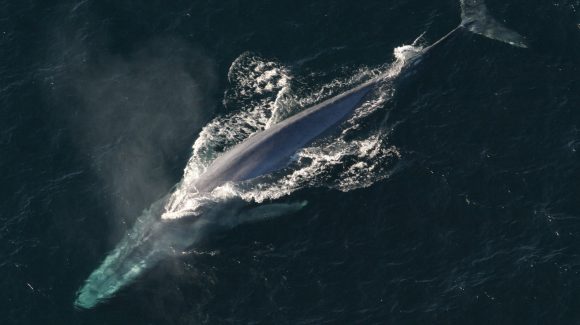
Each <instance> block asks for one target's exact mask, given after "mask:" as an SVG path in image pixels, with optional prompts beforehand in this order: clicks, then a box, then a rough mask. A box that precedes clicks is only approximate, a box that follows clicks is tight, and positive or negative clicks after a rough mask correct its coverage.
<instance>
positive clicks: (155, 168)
mask: <svg viewBox="0 0 580 325" xmlns="http://www.w3.org/2000/svg"><path fill="white" fill-rule="evenodd" d="M487 4H488V7H489V11H490V12H492V13H493V14H494V16H495V17H496V18H498V19H499V20H500V21H505V22H506V24H508V25H509V26H510V27H512V28H513V29H515V30H517V31H519V32H520V33H521V34H523V35H525V37H526V38H527V40H528V41H529V45H530V47H529V48H528V49H520V48H516V47H511V46H508V45H506V44H503V43H500V42H495V41H492V40H489V39H484V38H482V37H479V36H477V35H472V34H468V33H463V34H461V35H458V37H455V38H453V39H452V40H451V42H449V43H447V44H445V46H444V47H442V48H440V50H439V51H438V52H437V53H435V55H433V56H432V57H431V58H430V60H429V62H428V64H425V65H423V66H422V67H421V69H419V70H418V71H416V74H415V77H414V78H412V79H411V80H409V82H405V83H401V84H400V86H399V87H398V88H397V89H395V93H394V95H393V98H392V99H391V100H389V101H387V102H386V103H385V104H384V106H385V107H384V108H383V109H382V110H379V111H377V112H376V113H375V114H374V115H373V116H372V118H371V119H369V120H367V123H368V124H370V125H373V124H375V125H379V126H380V127H384V128H391V129H392V131H391V132H390V133H389V138H388V143H389V145H392V146H395V147H396V148H398V150H399V152H400V153H401V157H400V159H399V160H398V162H397V163H396V165H395V167H393V171H392V173H391V175H390V177H388V178H386V179H385V180H382V181H380V182H378V183H375V184H373V185H372V186H370V187H367V188H362V189H357V190H353V191H348V192H341V191H338V190H334V189H329V188H326V187H312V188H304V189H302V190H300V191H298V192H294V193H293V194H291V195H289V196H288V197H283V198H281V199H280V200H279V201H280V202H285V201H297V200H307V201H308V202H309V204H308V206H307V207H306V208H304V209H303V210H301V211H299V212H298V213H294V214H290V215H286V216H283V217H280V218H276V219H272V220H267V221H264V222H257V223H251V224H244V225H241V226H238V227H235V228H233V229H231V230H228V231H223V232H219V233H217V234H216V235H215V236H213V237H211V238H208V239H206V240H205V241H204V242H203V243H201V245H200V246H199V247H198V248H196V250H195V251H192V252H190V253H189V254H188V255H186V256H183V257H182V258H171V259H168V260H166V261H164V262H162V263H161V264H159V265H158V266H156V267H155V268H153V269H152V270H150V271H149V272H147V273H146V275H145V276H143V277H141V278H139V280H137V281H136V283H133V284H132V285H130V286H128V287H127V288H125V289H123V290H122V291H121V292H119V294H118V295H117V296H115V297H114V298H113V299H111V300H109V301H107V302H105V303H104V304H101V305H99V306H97V307H96V308H94V309H91V310H77V309H75V308H74V307H73V301H74V299H75V292H76V290H77V289H78V288H79V287H80V286H81V285H82V283H83V281H84V280H85V279H86V278H87V276H88V275H89V274H90V272H91V271H92V270H93V269H95V268H96V267H97V266H98V265H99V263H100V262H101V261H102V259H103V258H104V256H106V254H107V252H108V251H109V250H110V249H112V248H113V247H114V246H115V244H116V243H117V242H118V241H119V240H120V239H121V238H122V237H123V235H124V233H125V232H126V230H127V229H129V228H130V226H131V225H132V223H133V221H134V220H135V218H136V217H137V216H138V215H139V214H140V212H141V210H143V209H144V208H146V207H148V206H149V204H150V203H151V202H153V201H154V200H156V199H157V198H159V197H161V196H163V195H164V194H165V193H167V192H168V191H170V188H171V187H172V186H173V185H174V184H176V183H177V182H179V180H180V179H181V177H182V173H183V168H184V167H185V165H186V163H187V160H188V158H189V156H190V152H191V145H192V143H193V142H194V140H195V139H196V137H197V135H198V133H199V132H200V130H201V128H202V127H203V126H204V125H205V124H206V123H207V122H208V121H210V120H211V119H212V118H214V117H216V116H219V115H224V114H226V113H228V112H230V111H233V110H235V109H236V107H227V106H224V105H223V104H222V100H223V97H224V91H226V89H228V78H227V75H228V69H229V67H230V65H231V64H232V62H233V61H234V60H235V59H236V58H237V57H238V56H239V55H240V54H242V53H244V52H247V51H251V52H252V53H256V55H260V56H262V57H265V58H268V60H274V61H276V62H280V63H281V64H282V65H284V66H286V67H287V68H288V69H290V70H291V71H292V73H293V75H294V76H296V77H297V78H298V79H300V77H301V76H302V77H303V79H304V80H310V79H308V78H306V76H309V75H311V74H315V75H318V76H319V78H318V79H317V80H332V79H334V78H336V77H339V76H340V77H344V71H355V70H356V69H361V68H365V67H376V66H380V65H383V64H388V63H389V62H391V61H392V60H393V58H392V51H393V49H394V48H395V47H397V46H400V45H402V44H410V43H411V42H412V41H413V40H414V39H415V38H416V37H417V36H419V35H420V34H421V33H423V32H426V34H425V36H424V38H425V41H426V43H431V42H433V41H436V40H437V39H439V38H440V37H442V36H443V35H445V34H446V33H447V32H448V31H450V30H451V29H452V28H454V27H455V26H456V25H457V24H459V22H460V18H459V3H458V2H457V1H455V0H445V1H424V0H407V1H403V0H387V1H385V0H381V1H370V0H369V1H330V0H328V1H326V0H317V1H296V0H292V1H290V0H279V1H261V0H257V1H233V0H223V1H125V0H123V1H119V0H115V1H94V0H82V1H41V0H26V1H19V0H4V1H0V170H1V171H2V173H1V174H0V185H1V186H0V194H1V198H2V200H0V323H1V324H199V323H201V324H355V323H356V324H580V291H579V290H578V289H579V288H580V156H579V154H580V14H579V12H580V2H579V1H576V0H551V1H540V0H527V1H507V2H506V1H498V0H488V1H487ZM306 61H307V63H305V64H303V63H301V62H306ZM299 63H300V64H299ZM320 76H322V77H320ZM314 79H316V78H314ZM321 82H322V81H321ZM321 85H322V83H318V84H317V83H315V82H313V83H312V84H307V85H303V87H305V88H309V87H311V88H312V89H316V88H317V87H320V86H321Z"/></svg>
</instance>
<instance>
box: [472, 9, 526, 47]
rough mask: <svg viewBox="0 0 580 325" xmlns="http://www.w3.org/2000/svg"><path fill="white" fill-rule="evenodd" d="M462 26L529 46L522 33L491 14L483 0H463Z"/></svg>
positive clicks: (477, 32) (497, 38)
mask: <svg viewBox="0 0 580 325" xmlns="http://www.w3.org/2000/svg"><path fill="white" fill-rule="evenodd" d="M461 26H463V27H464V28H465V29H467V30H469V31H470V32H473V33H476V34H479V35H482V36H485V37H488V38H491V39H494V40H498V41H501V42H505V43H508V44H510V45H513V46H517V47H523V48H526V47H528V45H527V44H526V40H525V38H524V37H523V36H522V35H520V34H518V33H517V32H515V31H513V30H511V29H509V28H507V27H505V26H504V25H503V24H502V23H500V22H499V21H497V20H496V19H495V18H493V17H492V16H491V15H489V13H488V11H487V7H486V6H485V3H484V1H483V0H461Z"/></svg>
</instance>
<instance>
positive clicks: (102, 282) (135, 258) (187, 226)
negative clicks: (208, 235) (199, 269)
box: [74, 204, 196, 309]
mask: <svg viewBox="0 0 580 325" xmlns="http://www.w3.org/2000/svg"><path fill="white" fill-rule="evenodd" d="M159 212H160V211H159V209H156V206H155V204H154V205H153V206H152V207H151V208H150V209H149V210H146V211H145V212H144V213H143V214H142V215H141V216H140V217H139V218H138V219H137V221H136V222H135V225H134V226H133V228H132V229H131V231H130V232H129V233H128V234H126V235H125V237H124V238H123V239H122V240H121V242H120V243H119V244H118V245H117V247H115V249H114V250H113V251H112V252H111V253H110V254H109V255H108V256H107V257H106V258H105V260H104V261H103V262H102V263H101V265H100V266H99V267H98V268H97V269H96V270H94V271H93V272H92V273H91V275H90V276H89V277H88V278H87V280H86V281H85V284H84V285H83V286H82V287H81V288H80V289H79V291H78V292H77V297H76V300H75V302H74V305H75V306H76V307H77V308H83V309H89V308H92V307H94V306H96V305H97V304H99V303H100V302H102V301H104V300H106V299H108V298H111V297H112V296H113V295H114V294H115V293H116V292H117V291H119V290H120V289H121V288H123V287H124V286H125V285H127V284H129V283H131V282H132V281H134V280H135V279H136V278H137V277H139V276H140V275H142V274H143V273H144V272H145V271H146V270H147V269H149V268H151V267H153V266H154V265H155V264H156V263H157V262H159V261H160V260H162V259H165V258H167V257H169V256H172V255H175V254H176V253H181V252H182V251H184V250H186V249H187V248H188V247H189V246H190V245H191V244H192V243H193V241H194V240H195V238H196V235H195V229H193V227H194V225H195V223H196V220H191V219H189V220H186V219H184V220H180V221H163V220H161V218H160V217H159Z"/></svg>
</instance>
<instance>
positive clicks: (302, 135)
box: [195, 79, 378, 192]
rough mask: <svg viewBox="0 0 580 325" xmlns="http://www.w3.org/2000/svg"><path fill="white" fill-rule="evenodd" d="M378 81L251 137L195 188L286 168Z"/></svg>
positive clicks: (221, 158)
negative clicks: (294, 157) (300, 150)
mask: <svg viewBox="0 0 580 325" xmlns="http://www.w3.org/2000/svg"><path fill="white" fill-rule="evenodd" d="M377 81H378V80H377V79H373V80H371V81H368V82H366V83H364V84H362V85H360V86H358V87H356V88H354V89H351V90H349V91H347V92H345V93H343V94H340V95H338V96H335V97H332V98H330V99H328V100H326V101H324V102H322V103H320V104H318V105H316V106H314V107H311V108H309V109H306V110H304V111H302V112H300V113H298V114H296V115H294V116H292V117H290V118H288V119H286V120H284V121H282V122H280V123H278V124H275V125H274V126H272V127H270V128H269V129H267V130H264V131H261V132H258V133H256V134H254V135H252V136H250V137H249V138H248V139H246V140H245V141H243V142H242V143H240V144H238V145H236V146H235V147H234V148H232V149H231V150H229V151H227V152H226V153H224V154H223V155H221V156H219V157H218V158H217V159H215V160H214V161H213V163H212V164H211V165H210V166H209V167H208V169H207V170H206V171H205V172H204V173H203V174H202V175H201V176H200V177H199V179H198V180H197V181H196V183H195V187H196V189H197V190H198V191H199V192H209V191H211V190H213V189H214V188H216V187H217V186H220V185H222V184H224V183H226V182H236V181H244V180H248V179H252V178H254V177H258V176H261V175H265V174H268V173H270V172H273V171H275V170H277V169H280V168H283V167H285V166H286V165H287V164H288V162H289V161H290V158H291V157H292V155H294V154H295V153H296V152H297V151H298V150H299V149H301V148H303V147H304V146H306V145H308V144H309V143H311V142H312V141H314V140H316V139H317V138H318V137H319V136H321V135H322V134H324V133H325V131H327V130H329V129H331V128H332V127H333V126H336V125H337V124H339V123H341V122H342V121H344V120H345V119H346V118H348V117H349V116H350V114H351V113H352V112H353V111H354V109H355V108H357V107H358V106H359V105H360V104H361V102H362V101H363V100H364V98H365V96H366V95H367V94H368V93H369V92H370V91H371V90H372V89H373V88H374V87H375V85H376V83H377Z"/></svg>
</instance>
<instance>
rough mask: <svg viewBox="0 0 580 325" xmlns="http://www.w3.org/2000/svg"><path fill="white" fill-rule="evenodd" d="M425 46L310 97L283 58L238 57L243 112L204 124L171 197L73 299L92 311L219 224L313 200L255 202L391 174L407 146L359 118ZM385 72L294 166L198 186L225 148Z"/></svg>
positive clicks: (344, 187) (234, 70) (235, 82)
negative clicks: (297, 89)
mask: <svg viewBox="0 0 580 325" xmlns="http://www.w3.org/2000/svg"><path fill="white" fill-rule="evenodd" d="M419 51H420V49H417V51H411V52H409V51H407V50H405V51H402V52H401V51H398V50H395V57H396V61H395V62H394V63H393V64H392V65H390V66H388V67H387V68H386V70H385V69H380V68H377V69H361V70H359V71H358V72H357V73H356V74H354V76H352V77H350V78H345V79H337V80H335V81H333V82H331V83H330V84H329V85H326V86H324V87H322V88H321V89H319V90H318V91H316V92H314V93H312V94H310V95H309V96H298V95H295V94H294V88H293V86H294V85H293V84H292V75H291V74H290V72H289V70H288V69H286V68H285V67H283V66H282V65H280V64H279V63H276V62H268V61H264V60H262V59H260V58H258V57H256V56H253V55H251V54H243V55H242V56H240V57H239V58H238V59H236V60H235V61H234V63H233V64H232V66H231V68H230V72H229V74H228V77H229V79H230V81H231V83H232V88H231V89H230V90H228V91H227V92H226V95H225V99H224V105H225V106H226V107H228V106H230V105H232V106H235V107H239V110H237V111H235V112H234V113H232V114H230V115H228V116H225V117H218V118H216V119H214V120H213V121H212V122H210V123H209V124H208V125H206V126H205V127H204V128H203V130H202V131H201V133H200V135H199V137H198V139H197V140H196V141H195V143H194V145H193V152H192V155H191V158H190V159H189V162H188V164H187V166H186V168H185V171H184V176H183V179H182V180H181V182H180V183H178V184H177V185H176V187H175V189H174V191H173V192H172V193H171V194H170V195H168V197H166V198H163V199H161V200H159V201H157V202H155V203H154V204H152V205H151V207H150V208H149V209H148V210H146V211H144V212H143V214H142V215H141V216H140V217H139V218H137V220H136V222H135V225H134V226H133V228H132V229H131V230H130V231H129V232H128V233H127V235H126V236H125V237H124V238H123V239H122V240H121V242H120V243H119V244H118V245H117V246H116V247H115V249H114V250H113V251H112V252H111V253H110V254H109V255H108V256H107V257H106V258H105V260H104V261H103V263H102V264H101V265H100V266H99V267H98V268H97V269H96V270H95V271H93V273H92V274H91V275H90V276H89V278H88V279H87V281H86V282H85V285H84V286H83V287H82V288H81V289H80V290H79V291H78V296H77V300H76V301H75V305H76V306H77V307H81V308H92V307H93V306H95V305H96V304H98V303H99V302H100V301H102V300H105V299H107V298H110V297H111V296H113V295H114V293H115V292H117V291H118V290H120V289H121V288H123V287H124V286H126V285H127V284H129V283H131V282H132V281H134V280H135V279H136V278H137V277H138V276H139V275H140V274H142V273H143V272H144V271H145V270H147V269H149V268H151V267H152V266H154V265H156V264H157V263H158V262H159V261H160V260H162V259H164V258H166V257H168V256H171V255H179V254H182V253H183V252H184V251H186V250H187V249H189V248H191V246H192V245H194V244H195V243H196V242H197V241H198V240H199V239H200V238H203V237H204V236H205V235H207V234H208V233H209V231H208V230H209V229H211V228H212V225H215V226H218V227H226V228H227V227H234V226H236V225H238V224H240V223H245V222H253V221H257V220H262V219H265V218H273V217H277V216H280V215H284V214H288V213H291V212H293V211H297V210H299V209H301V208H303V207H304V206H305V205H306V202H293V203H269V204H260V205H258V206H257V207H253V208H249V209H244V208H243V206H244V205H247V204H248V203H251V202H254V203H262V202H264V201H267V200H275V199H278V198H281V197H283V196H285V195H288V194H290V193H292V192H294V191H296V190H298V189H300V188H304V187H315V186H318V187H320V186H326V187H329V188H335V189H338V190H341V191H349V190H353V189H356V188H360V187H365V186H370V185H372V184H373V183H375V182H377V181H379V180H381V179H384V178H385V177H388V175H389V171H390V169H391V167H392V166H393V164H394V162H395V161H396V160H397V159H398V158H400V153H399V152H398V150H397V148H395V147H393V146H388V141H387V140H388V132H385V130H382V129H381V128H380V127H376V128H373V129H371V130H370V131H368V130H367V131H366V132H361V131H360V128H361V123H362V121H363V120H364V119H365V118H366V117H367V116H369V114H371V113H373V112H374V111H376V110H377V109H378V108H380V107H382V106H383V104H384V103H385V102H386V101H388V100H389V99H390V98H391V97H392V95H393V88H392V80H393V78H395V77H396V76H398V75H399V73H400V72H401V71H402V68H403V67H404V66H405V62H406V60H407V59H408V58H409V57H408V56H407V55H402V54H401V53H405V54H408V53H419ZM377 77H381V78H382V79H383V81H382V82H381V84H382V85H381V86H380V87H378V89H376V90H375V91H374V94H373V96H372V97H371V98H369V99H368V100H367V101H366V102H365V103H364V104H363V105H361V107H359V108H357V110H356V111H355V113H354V114H353V116H352V117H351V118H350V119H349V120H348V121H346V122H345V123H344V124H343V128H342V131H341V132H337V134H336V135H334V136H329V137H326V138H323V139H321V140H320V141H316V142H314V143H313V144H312V145H311V146H309V147H307V148H303V149H302V150H300V151H299V152H298V153H296V155H295V157H294V159H293V161H292V162H291V163H290V165H289V166H288V167H287V168H286V169H284V170H281V171H277V172H274V173H272V174H270V175H265V176H261V177H258V178H256V179H253V180H249V181H245V182H240V183H226V184H224V185H223V186H219V187H217V188H216V189H214V190H213V191H212V192H211V193H206V194H203V195H202V194H200V193H198V192H197V190H196V189H195V186H194V184H195V181H196V180H197V178H198V177H199V176H200V175H201V174H202V173H203V171H204V170H205V169H206V168H207V167H208V165H209V164H210V163H211V162H212V161H213V159H215V158H216V157H217V156H218V155H219V154H220V153H222V152H225V151H227V150H228V149H229V148H231V147H233V146H234V145H236V144H237V143H240V142H241V141H243V140H244V139H246V138H247V137H249V136H251V135H252V134H254V133H256V132H259V131H261V130H264V129H266V128H268V127H269V126H271V125H274V124H275V123H277V122H279V121H280V120H282V119H283V118H285V117H286V116H288V115H291V114H293V113H296V112H297V111H299V110H300V108H306V107H309V106H312V105H314V104H315V103H318V102H320V101H322V100H324V99H325V98H328V97H329V96H331V95H337V93H340V92H341V91H344V90H345V89H349V88H352V87H354V86H355V85H357V84H360V83H361V81H365V80H368V79H371V78H377ZM329 90H330V91H329ZM186 217H190V218H186ZM191 217H193V219H191ZM160 218H161V220H160ZM183 218H185V219H183ZM182 220H185V221H183V222H181V221H182Z"/></svg>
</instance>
